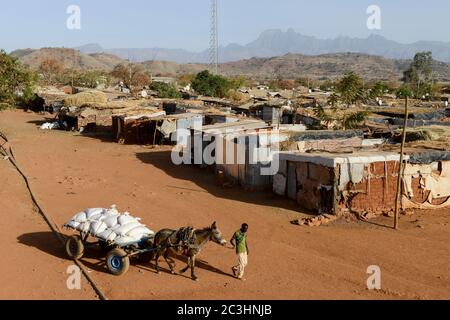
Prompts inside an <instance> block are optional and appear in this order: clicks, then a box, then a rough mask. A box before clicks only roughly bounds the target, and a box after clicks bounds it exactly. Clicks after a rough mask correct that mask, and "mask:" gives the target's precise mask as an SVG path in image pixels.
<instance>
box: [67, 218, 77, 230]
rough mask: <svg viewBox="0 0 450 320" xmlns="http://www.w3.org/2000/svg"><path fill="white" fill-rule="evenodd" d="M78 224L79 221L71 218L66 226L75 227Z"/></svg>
mask: <svg viewBox="0 0 450 320" xmlns="http://www.w3.org/2000/svg"><path fill="white" fill-rule="evenodd" d="M79 225H80V222H78V221H75V220H71V221H70V222H69V223H67V224H66V226H67V227H71V228H73V229H77V228H78V226H79Z"/></svg>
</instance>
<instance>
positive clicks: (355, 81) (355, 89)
mask: <svg viewBox="0 0 450 320" xmlns="http://www.w3.org/2000/svg"><path fill="white" fill-rule="evenodd" d="M336 91H337V93H338V94H339V100H340V101H341V102H342V103H344V104H346V105H347V106H350V105H352V104H356V103H358V102H362V101H364V100H365V93H364V85H363V82H362V80H361V78H360V77H359V76H358V75H357V74H356V73H354V72H349V73H347V74H346V75H345V76H344V77H343V78H342V79H341V81H339V82H338V84H337V86H336Z"/></svg>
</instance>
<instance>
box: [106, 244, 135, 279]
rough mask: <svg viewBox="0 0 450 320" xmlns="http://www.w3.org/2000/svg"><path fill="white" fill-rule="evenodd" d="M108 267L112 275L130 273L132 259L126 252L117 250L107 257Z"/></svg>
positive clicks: (113, 250)
mask: <svg viewBox="0 0 450 320" xmlns="http://www.w3.org/2000/svg"><path fill="white" fill-rule="evenodd" d="M106 265H107V266H108V270H109V272H111V274H113V275H115V276H120V275H122V274H124V273H126V272H127V271H128V268H129V267H130V258H129V257H128V255H127V253H126V252H125V250H123V249H120V248H115V249H112V250H111V251H110V252H109V253H108V255H107V256H106Z"/></svg>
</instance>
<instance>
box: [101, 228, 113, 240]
mask: <svg viewBox="0 0 450 320" xmlns="http://www.w3.org/2000/svg"><path fill="white" fill-rule="evenodd" d="M97 237H99V238H100V239H102V240H104V241H114V239H116V238H117V234H116V233H115V232H114V231H112V230H108V229H107V230H105V231H103V232H101V233H99V234H97Z"/></svg>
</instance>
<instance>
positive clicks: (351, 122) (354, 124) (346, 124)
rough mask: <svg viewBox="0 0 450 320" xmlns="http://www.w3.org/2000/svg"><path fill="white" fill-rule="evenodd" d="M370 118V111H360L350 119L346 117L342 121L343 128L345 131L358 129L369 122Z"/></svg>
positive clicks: (350, 116) (351, 115)
mask: <svg viewBox="0 0 450 320" xmlns="http://www.w3.org/2000/svg"><path fill="white" fill-rule="evenodd" d="M368 116H369V112H368V111H358V112H355V113H352V114H350V115H349V116H348V117H344V118H343V119H342V126H343V128H344V130H348V129H356V128H358V127H359V126H360V125H361V123H362V122H364V121H366V120H367V117H368Z"/></svg>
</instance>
